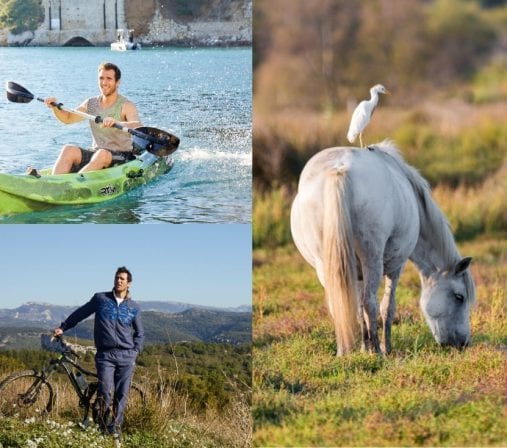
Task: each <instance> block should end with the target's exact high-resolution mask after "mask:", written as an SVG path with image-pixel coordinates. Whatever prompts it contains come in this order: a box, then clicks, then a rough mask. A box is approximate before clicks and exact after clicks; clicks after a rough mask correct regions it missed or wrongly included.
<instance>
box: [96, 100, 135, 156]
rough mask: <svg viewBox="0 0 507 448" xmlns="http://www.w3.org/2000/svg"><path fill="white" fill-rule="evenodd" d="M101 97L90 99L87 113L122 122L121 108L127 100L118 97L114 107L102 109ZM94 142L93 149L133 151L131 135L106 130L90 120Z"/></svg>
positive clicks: (113, 129)
mask: <svg viewBox="0 0 507 448" xmlns="http://www.w3.org/2000/svg"><path fill="white" fill-rule="evenodd" d="M100 98H101V97H100V96H94V97H91V98H88V103H87V107H86V112H87V113H88V114H91V115H100V116H101V117H102V118H105V117H113V118H114V119H115V120H118V121H122V118H121V108H122V106H123V103H125V101H127V99H126V98H125V97H124V96H122V95H118V98H117V100H116V101H115V102H114V103H113V105H112V106H110V107H108V108H106V109H102V108H101V107H100ZM90 128H91V131H92V136H93V142H92V149H109V150H111V151H132V142H131V140H130V135H129V134H127V133H126V132H122V131H120V130H119V129H116V128H104V127H102V126H101V125H100V124H97V123H95V122H94V121H93V120H90Z"/></svg>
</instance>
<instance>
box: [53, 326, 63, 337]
mask: <svg viewBox="0 0 507 448" xmlns="http://www.w3.org/2000/svg"><path fill="white" fill-rule="evenodd" d="M62 334H63V330H62V329H61V328H60V327H58V328H55V329H54V330H53V336H54V337H56V338H57V337H59V336H61V335H62Z"/></svg>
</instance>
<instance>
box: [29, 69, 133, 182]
mask: <svg viewBox="0 0 507 448" xmlns="http://www.w3.org/2000/svg"><path fill="white" fill-rule="evenodd" d="M120 79H121V71H120V69H119V68H118V66H116V65H115V64H112V63H111V62H105V63H103V64H101V65H99V70H98V83H99V89H100V92H101V94H100V95H99V96H96V97H92V98H88V99H87V100H85V101H83V103H82V104H81V105H80V106H79V107H78V108H77V110H79V111H81V112H85V113H88V114H91V115H95V116H97V115H99V116H101V117H102V118H103V122H102V123H100V124H98V123H95V122H94V121H92V120H90V128H91V131H92V137H93V142H92V147H91V149H84V148H80V147H79V146H76V145H69V144H68V145H65V146H64V147H63V148H62V151H61V152H60V155H59V157H58V159H57V161H56V163H55V165H54V167H53V170H52V174H66V173H70V172H80V173H84V172H86V171H95V170H100V169H103V168H108V167H110V166H112V165H113V164H119V163H124V162H128V161H129V160H132V159H133V158H134V155H133V153H132V143H131V140H130V135H129V134H128V133H126V132H121V131H120V130H118V129H115V128H114V127H113V126H114V124H115V123H119V124H120V125H122V126H124V127H128V128H136V127H138V126H141V121H140V119H139V114H138V112H137V108H136V106H135V105H134V103H132V102H131V101H129V100H128V99H127V98H125V97H124V96H122V95H120V94H119V93H118V88H119V86H120ZM44 103H45V104H46V105H47V106H48V107H49V108H50V109H51V110H52V111H53V114H54V115H55V117H56V118H57V119H58V120H60V121H61V122H62V123H65V124H71V123H77V122H79V121H82V120H85V118H83V117H81V116H80V115H76V114H73V113H72V112H67V111H64V110H60V109H58V108H57V107H55V106H54V104H58V100H57V99H56V98H53V97H50V98H46V99H45V100H44ZM30 174H35V175H36V174H37V173H36V172H35V173H30Z"/></svg>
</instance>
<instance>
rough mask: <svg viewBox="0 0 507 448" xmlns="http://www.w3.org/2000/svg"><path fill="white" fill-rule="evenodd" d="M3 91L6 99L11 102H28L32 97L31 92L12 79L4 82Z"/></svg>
mask: <svg viewBox="0 0 507 448" xmlns="http://www.w3.org/2000/svg"><path fill="white" fill-rule="evenodd" d="M5 93H6V94H7V99H8V100H9V101H11V102H12V103H29V102H30V101H32V100H33V99H34V96H33V94H31V93H30V92H29V91H28V90H26V89H25V88H24V87H23V86H20V85H19V84H17V83H15V82H13V81H7V82H6V84H5Z"/></svg>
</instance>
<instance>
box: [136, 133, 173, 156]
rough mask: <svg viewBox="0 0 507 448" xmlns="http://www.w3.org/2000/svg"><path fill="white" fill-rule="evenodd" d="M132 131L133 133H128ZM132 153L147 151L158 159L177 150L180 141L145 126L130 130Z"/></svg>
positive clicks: (170, 135)
mask: <svg viewBox="0 0 507 448" xmlns="http://www.w3.org/2000/svg"><path fill="white" fill-rule="evenodd" d="M130 131H134V132H130ZM129 132H130V133H131V134H132V144H133V145H134V152H142V151H148V152H151V153H152V154H154V155H156V156H158V157H165V156H168V155H170V154H172V153H173V152H174V151H176V150H177V149H178V146H179V144H180V139H179V138H178V137H176V136H175V135H173V134H170V133H169V132H165V131H161V130H160V129H157V128H149V127H146V126H143V127H139V128H135V129H130V130H129Z"/></svg>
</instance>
